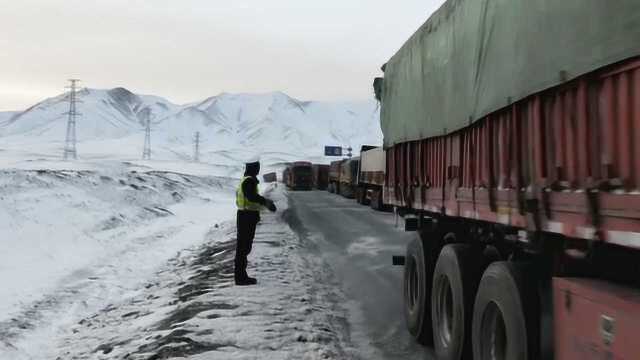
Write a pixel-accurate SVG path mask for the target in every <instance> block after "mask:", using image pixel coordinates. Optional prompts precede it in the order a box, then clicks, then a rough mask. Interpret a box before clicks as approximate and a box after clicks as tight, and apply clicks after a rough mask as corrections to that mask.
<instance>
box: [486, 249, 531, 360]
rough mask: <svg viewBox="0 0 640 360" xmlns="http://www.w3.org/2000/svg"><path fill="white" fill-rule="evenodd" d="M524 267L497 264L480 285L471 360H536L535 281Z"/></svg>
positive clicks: (526, 267) (504, 263)
mask: <svg viewBox="0 0 640 360" xmlns="http://www.w3.org/2000/svg"><path fill="white" fill-rule="evenodd" d="M532 273H534V272H533V271H532V270H531V269H530V268H529V267H528V266H527V265H525V264H514V263H510V262H503V261H501V262H496V263H493V264H491V266H489V268H488V269H487V270H486V271H485V273H484V275H483V276H482V280H481V281H480V287H479V289H478V296H477V297H476V302H475V305H474V312H473V359H474V360H511V359H514V360H515V359H517V360H535V359H538V352H539V351H538V350H539V341H538V338H539V336H538V334H539V332H538V329H539V323H538V321H539V317H540V316H539V308H538V305H537V304H538V294H537V291H536V279H535V276H532V275H531V274H532Z"/></svg>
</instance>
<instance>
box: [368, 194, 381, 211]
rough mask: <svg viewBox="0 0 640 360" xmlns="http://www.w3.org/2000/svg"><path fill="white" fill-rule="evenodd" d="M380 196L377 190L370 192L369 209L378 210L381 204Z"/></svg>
mask: <svg viewBox="0 0 640 360" xmlns="http://www.w3.org/2000/svg"><path fill="white" fill-rule="evenodd" d="M381 198H382V196H381V194H380V191H378V190H372V192H371V204H369V205H370V206H371V208H372V209H373V210H380V203H381V200H380V199H381Z"/></svg>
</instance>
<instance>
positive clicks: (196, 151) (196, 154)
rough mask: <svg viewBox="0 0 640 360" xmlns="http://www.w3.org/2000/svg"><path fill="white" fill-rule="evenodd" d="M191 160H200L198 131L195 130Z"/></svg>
mask: <svg viewBox="0 0 640 360" xmlns="http://www.w3.org/2000/svg"><path fill="white" fill-rule="evenodd" d="M193 160H194V161H195V162H198V161H200V131H197V132H196V137H195V146H194V147H193Z"/></svg>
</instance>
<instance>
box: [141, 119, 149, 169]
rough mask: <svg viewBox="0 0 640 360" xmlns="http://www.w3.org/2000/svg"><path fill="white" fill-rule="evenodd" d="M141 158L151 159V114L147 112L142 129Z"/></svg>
mask: <svg viewBox="0 0 640 360" xmlns="http://www.w3.org/2000/svg"><path fill="white" fill-rule="evenodd" d="M142 160H151V114H149V113H148V114H147V126H146V127H145V129H144V150H143V151H142Z"/></svg>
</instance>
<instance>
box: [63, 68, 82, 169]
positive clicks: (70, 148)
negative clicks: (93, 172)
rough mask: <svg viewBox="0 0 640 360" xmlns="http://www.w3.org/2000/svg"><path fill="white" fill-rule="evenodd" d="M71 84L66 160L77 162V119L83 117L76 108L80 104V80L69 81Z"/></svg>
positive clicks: (65, 147) (65, 146) (65, 148)
mask: <svg viewBox="0 0 640 360" xmlns="http://www.w3.org/2000/svg"><path fill="white" fill-rule="evenodd" d="M69 82H70V83H71V84H70V85H69V86H68V87H67V88H68V89H69V111H68V112H67V113H66V115H68V119H67V137H66V139H65V142H64V159H65V160H69V159H73V160H76V159H78V152H77V150H76V117H77V116H80V115H81V114H80V113H78V111H77V106H76V105H77V103H78V102H79V100H78V98H77V91H78V83H79V82H80V80H78V79H69Z"/></svg>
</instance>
